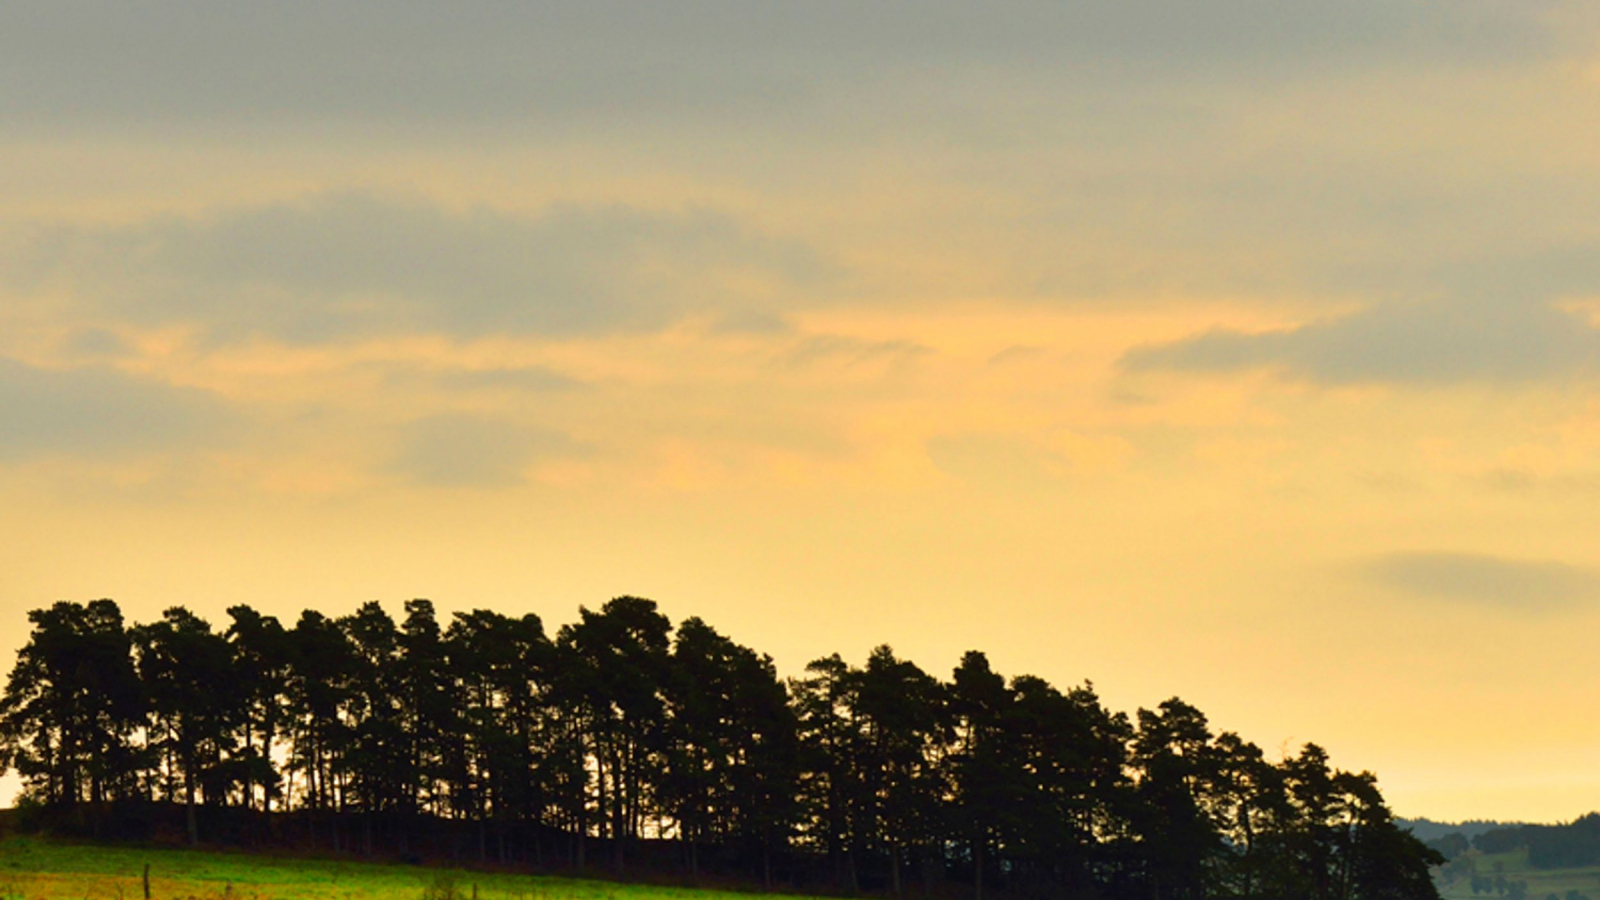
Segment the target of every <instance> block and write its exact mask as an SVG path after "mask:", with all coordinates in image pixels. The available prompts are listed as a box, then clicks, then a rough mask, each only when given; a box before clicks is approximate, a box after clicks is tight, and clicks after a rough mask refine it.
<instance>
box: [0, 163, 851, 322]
mask: <svg viewBox="0 0 1600 900" xmlns="http://www.w3.org/2000/svg"><path fill="white" fill-rule="evenodd" d="M4 238H8V240H7V244H8V245H9V246H8V247H7V256H8V257H9V262H7V263H5V264H0V279H3V280H4V282H5V283H8V284H9V286H10V287H11V288H12V289H13V290H15V291H18V292H23V293H27V292H39V291H56V292H61V293H65V294H67V295H69V296H71V297H72V298H73V299H74V300H75V302H76V303H77V304H78V305H80V306H82V307H87V308H89V309H93V310H96V311H98V312H99V313H101V314H103V315H115V316H119V317H122V318H124V319H127V320H132V321H138V322H143V323H156V324H165V323H168V322H189V323H195V324H199V325H202V326H204V327H206V328H208V329H210V330H211V331H212V332H213V333H217V334H221V335H224V336H227V335H238V334H245V333H266V334H271V335H273V336H277V337H282V338H286V339H292V340H320V339H326V338H334V337H342V336H348V335H353V334H356V335H359V334H372V333H404V332H443V333H449V334H455V335H468V336H471V335H479V334H485V333H490V332H512V333H541V334H574V333H594V332H605V331H614V330H633V329H643V328H655V327H660V326H663V325H666V324H669V323H672V322H674V321H677V320H678V319H679V318H681V317H682V316H685V315H688V314H691V313H701V312H707V313H718V312H721V311H724V310H756V311H759V310H761V309H762V307H763V306H764V305H765V306H769V307H770V306H772V305H774V304H776V303H777V302H779V301H780V300H792V299H793V298H794V297H795V296H796V294H797V293H798V292H799V291H801V290H802V289H805V288H815V287H816V286H817V285H818V284H819V283H821V282H823V281H825V280H826V279H828V278H829V277H830V276H832V275H833V274H834V272H835V269H834V268H833V267H832V265H831V264H829V263H828V262H826V261H825V260H824V259H823V258H822V256H821V255H820V254H818V253H816V252H814V251H813V250H812V249H811V248H809V247H808V246H806V245H804V244H802V243H800V242H797V241H792V240H787V239H783V238H774V237H769V236H766V235H763V234H760V233H758V232H756V231H754V230H752V229H750V228H748V227H746V226H745V225H743V224H742V223H740V222H739V221H737V220H735V219H733V218H731V217H729V216H727V215H725V214H722V213H719V212H715V211H711V210H685V211H678V212H657V211H651V210H645V209H640V208H636V207H630V206H621V205H599V206H561V207H552V208H548V209H545V210H542V211H540V212H538V213H534V214H520V213H512V212H505V211H500V210H493V209H488V208H481V207H480V208H475V209H470V210H467V211H463V212H457V211H452V210H449V209H446V208H443V207H441V206H439V205H437V204H434V203H431V202H429V201H427V200H423V199H419V198H406V199H397V198H394V197H389V196H379V195H374V194H369V193H339V194H324V195H318V196H314V197H310V198H307V199H304V200H300V201H295V202H286V203H277V204H271V205H265V206H251V207H239V208H231V209H224V210H220V211H218V212H215V213H213V214H211V215H207V216H202V217H194V218H172V217H169V218H162V219H158V220H154V221H147V222H142V223H136V224H133V225H127V226H114V227H88V228H86V227H67V226H39V227H36V228H33V229H31V230H29V231H27V232H25V233H24V232H20V231H19V230H17V229H12V230H11V231H10V233H9V234H7V235H4Z"/></svg>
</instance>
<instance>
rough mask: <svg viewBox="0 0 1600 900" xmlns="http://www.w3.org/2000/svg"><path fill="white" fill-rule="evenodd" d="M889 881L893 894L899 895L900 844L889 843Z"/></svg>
mask: <svg viewBox="0 0 1600 900" xmlns="http://www.w3.org/2000/svg"><path fill="white" fill-rule="evenodd" d="M889 883H890V884H891V885H892V886H893V890H894V895H895V896H896V897H898V896H900V846H899V845H898V844H890V845H889Z"/></svg>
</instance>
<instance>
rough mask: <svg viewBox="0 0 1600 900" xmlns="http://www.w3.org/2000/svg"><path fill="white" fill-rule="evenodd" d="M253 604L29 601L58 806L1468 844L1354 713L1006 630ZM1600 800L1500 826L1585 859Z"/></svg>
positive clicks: (574, 859) (1082, 888)
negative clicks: (811, 647)
mask: <svg viewBox="0 0 1600 900" xmlns="http://www.w3.org/2000/svg"><path fill="white" fill-rule="evenodd" d="M228 615H229V617H230V620H231V622H230V624H229V626H228V628H227V629H226V631H224V632H221V633H219V632H217V631H215V630H213V628H212V627H211V625H210V624H209V623H207V622H206V621H204V620H203V619H201V618H199V617H198V616H196V615H194V614H193V613H192V612H190V611H188V610H186V609H183V608H181V607H174V608H171V609H169V610H167V611H166V612H165V613H164V614H163V615H162V616H161V617H160V618H159V619H157V620H156V621H154V622H151V623H149V624H146V625H138V626H133V627H128V626H127V625H126V624H125V623H124V621H123V618H122V614H121V611H120V610H119V609H118V607H117V605H116V604H115V603H113V602H112V601H110V600H96V601H93V602H90V603H84V604H78V603H57V604H55V605H53V606H51V607H48V608H45V609H39V610H34V611H33V612H31V613H29V614H28V617H29V621H30V622H31V624H32V626H33V630H32V633H31V634H30V636H29V640H28V642H27V644H26V645H25V646H24V647H22V648H21V650H20V651H19V652H18V654H17V662H16V665H15V667H14V668H13V669H12V671H11V674H10V678H9V679H8V681H7V684H6V689H5V693H4V696H3V697H0V762H3V763H4V765H5V767H6V768H7V769H14V770H16V771H17V772H19V773H20V774H21V776H22V779H23V783H24V786H25V794H24V800H25V801H26V803H27V805H28V809H29V810H30V811H29V813H28V815H29V816H31V817H32V818H31V819H30V821H34V822H36V823H42V824H45V825H47V826H49V827H56V828H62V829H66V830H76V831H82V830H85V829H86V830H88V831H89V832H90V833H95V834H98V833H102V832H104V831H106V830H108V829H110V830H111V831H112V833H113V834H120V833H130V834H146V833H149V832H150V831H152V830H155V831H157V832H158V833H160V831H161V830H162V829H166V830H174V831H175V830H176V827H175V825H176V823H178V822H181V828H182V833H183V834H184V835H185V836H186V838H187V840H188V841H190V842H191V843H198V842H199V841H201V840H203V839H204V840H212V841H217V840H236V839H237V838H238V836H241V835H243V836H247V837H248V839H249V840H250V841H251V842H255V843H259V842H261V841H266V840H276V841H280V842H286V843H290V844H297V845H301V846H311V847H315V848H318V849H319V850H321V851H324V852H325V851H327V850H332V851H334V852H336V853H343V852H360V853H364V854H376V853H380V852H384V853H393V854H396V855H399V856H402V857H406V858H419V857H424V856H435V857H437V856H441V855H442V856H447V857H448V858H451V859H461V858H463V857H466V858H471V859H474V860H476V861H478V862H482V863H487V862H490V861H492V862H494V863H496V864H499V865H517V864H532V865H539V866H546V867H548V866H552V865H566V866H571V867H575V868H577V869H579V870H582V869H583V868H585V866H586V864H587V863H588V862H589V847H590V846H591V845H594V844H598V845H600V846H602V847H603V848H604V849H605V850H608V851H609V859H610V865H611V867H612V869H613V870H614V871H615V872H618V873H622V872H624V871H635V870H646V871H650V872H652V873H657V874H672V873H678V874H679V875H681V877H684V878H687V879H688V880H690V881H697V880H700V879H701V878H702V876H703V875H704V874H707V873H711V874H714V875H715V876H716V877H719V878H728V877H733V878H743V879H749V880H752V881H754V880H759V882H760V883H761V884H762V885H764V886H767V887H772V886H774V885H775V883H776V881H777V880H778V878H780V877H781V878H782V879H783V880H784V881H786V882H787V883H788V884H789V885H791V886H792V887H794V888H796V889H810V888H812V887H823V886H831V887H833V888H834V889H837V890H842V891H848V892H852V893H854V892H860V891H880V892H882V893H885V894H889V895H894V896H901V895H904V894H905V893H907V891H908V890H910V889H912V888H915V887H920V893H922V894H923V895H924V896H931V895H932V894H933V893H934V892H935V890H936V882H939V881H948V882H950V887H947V888H945V889H944V893H946V894H949V893H950V892H952V891H960V892H970V894H971V895H972V897H973V898H974V900H984V898H985V897H986V896H987V895H989V894H990V893H1000V894H1002V895H1004V896H1007V897H1017V898H1023V897H1030V898H1031V897H1038V898H1076V897H1104V898H1127V900H1136V898H1137V900H1210V898H1238V900H1269V898H1273V900H1277V898H1293V900H1433V898H1436V897H1437V894H1436V892H1435V890H1434V887H1433V884H1432V881H1431V880H1430V878H1429V869H1430V867H1431V866H1436V865H1440V864H1442V863H1443V861H1444V858H1443V857H1442V856H1441V855H1439V854H1438V853H1436V852H1434V851H1433V850H1430V849H1429V848H1428V847H1426V846H1425V845H1423V844H1422V843H1421V842H1419V841H1418V840H1417V839H1416V838H1414V837H1413V836H1412V835H1411V834H1410V833H1409V832H1408V831H1405V830H1403V829H1401V828H1400V827H1399V826H1398V825H1397V824H1396V823H1395V822H1394V819H1393V817H1392V815H1391V814H1390V812H1389V809H1388V807H1387V806H1386V805H1385V804H1384V802H1383V797H1382V795H1381V793H1380V792H1379V790H1378V787H1377V782H1376V779H1375V778H1374V777H1373V776H1372V775H1371V774H1369V773H1351V772H1345V771H1340V770H1338V769H1336V768H1334V767H1333V766H1332V765H1331V763H1330V760H1329V757H1328V754H1327V752H1326V751H1324V750H1323V749H1322V748H1321V747H1319V746H1317V745H1315V744H1307V745H1306V746H1305V747H1303V748H1302V749H1301V750H1300V751H1299V752H1298V753H1296V754H1294V755H1291V756H1289V757H1287V758H1286V759H1283V760H1282V761H1281V762H1277V763H1274V762H1272V761H1269V760H1268V759H1267V758H1266V756H1265V755H1264V754H1263V753H1262V751H1261V749H1260V748H1259V747H1256V746H1255V745H1253V744H1250V743H1248V742H1246V741H1244V740H1242V739H1241V738H1240V737H1239V736H1238V735H1236V734H1233V733H1228V732H1224V733H1222V734H1215V733H1213V731H1212V728H1211V726H1210V723H1209V722H1208V721H1207V719H1206V717H1205V715H1204V714H1203V713H1201V712H1200V710H1198V709H1196V708H1194V707H1193V706H1191V705H1189V704H1187V703H1184V702H1183V701H1182V700H1179V699H1177V698H1173V699H1170V700H1167V701H1165V702H1163V703H1161V704H1160V705H1158V706H1157V707H1155V708H1154V709H1141V710H1139V711H1138V712H1137V714H1136V715H1135V716H1134V717H1133V718H1131V719H1130V717H1128V716H1127V715H1125V714H1122V713H1118V712H1112V711H1110V710H1108V709H1106V708H1105V706H1104V705H1103V704H1102V703H1101V701H1100V698H1099V696H1098V695H1097V694H1096V693H1095V691H1094V688H1093V686H1092V685H1091V684H1088V683H1084V684H1082V685H1080V686H1078V687H1073V688H1070V689H1068V690H1061V689H1058V688H1056V687H1055V686H1053V685H1051V684H1050V683H1049V682H1047V681H1045V680H1044V679H1042V678H1038V677H1035V676H1029V675H1022V676H1018V677H1015V678H1012V679H1010V680H1009V681H1008V680H1007V679H1006V677H1005V676H1003V675H1002V674H1000V673H998V672H996V671H994V669H993V668H992V667H991V665H990V663H989V660H988V658H987V657H986V656H984V655H983V654H982V653H978V652H976V651H973V652H969V653H967V654H966V655H965V656H964V657H962V659H961V662H960V664H959V665H958V666H956V668H955V669H954V671H953V672H952V674H951V677H950V680H949V681H942V680H940V679H939V678H936V677H934V676H933V675H931V674H929V673H928V672H926V671H924V670H923V669H921V668H920V667H918V666H917V665H916V664H915V663H913V662H911V661H910V660H907V659H903V658H901V657H899V656H897V655H896V654H895V653H894V651H893V650H891V649H890V648H889V647H888V646H887V645H884V646H879V647H877V648H876V649H874V650H873V651H872V652H871V653H870V654H869V655H868V656H867V658H866V660H865V661H864V663H863V664H862V665H861V666H859V667H857V666H853V665H851V664H849V663H847V662H846V661H845V660H844V659H843V658H841V657H840V656H839V655H837V654H834V655H831V656H827V657H823V658H820V659H817V660H815V661H813V662H812V663H811V664H809V665H808V666H807V667H806V668H805V670H804V672H803V673H802V674H801V675H800V676H799V677H797V678H794V679H790V680H788V681H785V680H783V679H780V678H779V677H778V673H777V670H776V667H775V666H774V664H773V661H772V660H771V659H770V658H768V657H766V656H764V655H761V654H759V653H757V652H756V651H755V650H753V649H751V648H749V647H745V646H743V645H741V644H739V643H737V642H736V641H734V640H732V639H731V638H729V637H727V636H725V635H723V634H722V633H720V632H718V631H717V630H716V629H714V628H713V627H711V626H710V625H709V624H707V623H706V622H705V621H703V620H701V619H698V618H690V619H688V620H686V621H684V622H682V623H681V624H679V625H678V626H676V627H674V626H673V624H672V622H671V621H670V620H668V619H667V617H666V616H664V615H663V614H662V613H661V611H660V610H659V609H658V608H657V606H656V604H655V603H654V602H652V601H650V600H646V599H643V598H638V597H619V598H616V599H614V600H611V601H609V602H608V603H606V604H604V605H603V606H602V607H601V608H600V609H599V610H598V611H595V610H589V609H584V608H580V609H579V616H578V621H576V622H573V623H571V624H568V625H565V626H563V627H562V628H560V629H559V630H558V631H557V632H556V634H555V637H554V639H553V640H552V639H551V638H550V637H549V636H547V634H546V632H545V629H544V625H543V623H542V622H541V620H540V619H539V618H538V617H537V616H534V615H531V614H529V615H523V616H521V617H520V618H514V617H510V616H506V615H503V614H501V613H497V612H494V611H490V610H473V611H470V612H463V613H457V614H455V615H454V616H452V617H451V618H450V619H449V621H447V622H441V621H440V618H439V616H438V613H437V611H436V610H435V608H434V606H433V604H432V603H431V602H429V601H427V600H412V601H409V602H407V603H405V604H404V617H403V618H402V619H401V620H400V621H399V622H398V623H396V621H395V620H394V619H393V618H391V617H390V615H389V614H388V613H387V612H386V611H385V609H384V608H383V607H382V606H380V605H379V604H377V603H367V604H365V605H362V606H360V607H358V608H357V609H356V610H355V611H354V612H352V613H350V614H349V615H345V616H342V617H340V618H336V619H335V618H329V617H327V616H325V615H323V614H322V613H320V612H316V611H314V610H307V611H306V612H304V613H303V614H302V615H301V616H300V618H299V619H298V621H297V622H296V623H295V625H294V627H293V628H289V629H286V628H285V627H284V626H283V625H282V624H281V623H280V622H279V621H278V620H277V619H275V618H273V617H271V616H266V615H263V614H261V613H259V612H257V611H255V610H253V609H251V608H250V607H247V606H235V607H233V608H231V609H229V610H228ZM107 823H112V824H110V825H108V824H107ZM140 823H143V824H140ZM241 823H242V824H244V825H246V826H248V827H243V828H241V827H238V826H239V824H241ZM356 829H359V831H357V830H356ZM1597 833H1600V816H1596V817H1586V818H1584V819H1580V820H1578V821H1577V822H1574V823H1572V824H1571V825H1568V826H1559V827H1555V826H1552V827H1550V828H1546V829H1542V830H1541V829H1531V830H1530V829H1514V830H1508V831H1506V832H1505V833H1504V834H1503V835H1501V834H1498V833H1494V838H1493V839H1494V840H1497V841H1501V842H1502V843H1504V842H1511V843H1516V844H1521V843H1526V844H1527V845H1528V846H1529V847H1530V860H1533V859H1535V857H1537V858H1538V859H1540V860H1564V859H1568V858H1578V857H1580V856H1581V857H1583V858H1588V856H1587V855H1588V854H1590V853H1592V852H1593V846H1596V844H1595V835H1596V834H1597ZM230 835H231V836H232V837H229V836H230ZM1533 850H1537V853H1534V852H1532V851H1533ZM1480 881H1485V882H1487V881H1488V879H1477V878H1475V879H1474V881H1473V888H1474V890H1475V891H1477V890H1478V889H1479V888H1482V887H1485V885H1484V884H1480V883H1479V882H1480ZM1498 887H1499V889H1500V890H1501V891H1502V892H1505V891H1509V890H1511V886H1510V883H1508V882H1505V881H1504V880H1503V879H1500V880H1499V881H1498Z"/></svg>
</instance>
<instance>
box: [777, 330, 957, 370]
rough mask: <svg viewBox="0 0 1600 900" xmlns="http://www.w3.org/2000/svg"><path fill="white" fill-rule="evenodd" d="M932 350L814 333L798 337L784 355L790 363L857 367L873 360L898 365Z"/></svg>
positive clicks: (910, 343) (899, 342) (909, 343)
mask: <svg viewBox="0 0 1600 900" xmlns="http://www.w3.org/2000/svg"><path fill="white" fill-rule="evenodd" d="M932 352H933V350H932V348H930V347H928V346H926V345H924V344H919V343H917V342H915V341H906V340H894V341H864V340H861V339H859V338H853V337H846V336H844V335H839V334H816V335H812V336H810V337H807V338H805V339H804V340H801V341H800V342H799V343H798V344H796V345H795V346H794V347H793V348H791V349H790V350H789V351H788V353H786V354H785V355H784V357H783V358H784V361H785V362H787V363H788V364H789V365H791V366H808V365H814V364H817V363H820V362H823V361H829V362H836V363H842V364H843V365H845V366H858V365H863V364H866V363H873V362H888V363H891V364H901V363H906V362H909V361H911V360H914V359H917V358H918V357H921V356H925V355H927V354H929V353H932Z"/></svg>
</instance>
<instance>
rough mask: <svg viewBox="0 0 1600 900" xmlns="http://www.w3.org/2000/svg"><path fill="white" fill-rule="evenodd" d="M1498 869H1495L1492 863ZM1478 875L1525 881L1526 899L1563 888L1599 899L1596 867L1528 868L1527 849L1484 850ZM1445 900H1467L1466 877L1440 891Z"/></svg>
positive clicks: (1482, 899)
mask: <svg viewBox="0 0 1600 900" xmlns="http://www.w3.org/2000/svg"><path fill="white" fill-rule="evenodd" d="M1497 865H1498V866H1499V869H1496V866H1497ZM1478 874H1479V875H1487V876H1489V877H1490V878H1493V877H1494V876H1495V875H1497V874H1504V875H1505V877H1506V880H1508V881H1526V882H1527V883H1528V900H1544V898H1545V896H1546V895H1548V894H1555V895H1556V896H1558V897H1560V896H1565V894H1566V892H1567V891H1580V892H1582V893H1584V894H1587V895H1588V896H1589V897H1592V898H1595V900H1600V867H1596V866H1589V867H1586V868H1582V869H1547V870H1541V869H1532V868H1529V867H1528V851H1526V850H1516V851H1513V852H1511V853H1486V854H1483V855H1481V856H1479V857H1478ZM1440 893H1441V894H1443V895H1444V897H1445V900H1470V898H1472V897H1473V896H1474V895H1473V893H1472V884H1471V883H1470V882H1469V881H1467V880H1466V879H1462V880H1461V881H1458V882H1456V883H1455V884H1453V885H1451V886H1450V887H1449V888H1447V889H1445V890H1443V891H1440ZM1477 897H1478V900H1498V898H1496V897H1495V895H1494V894H1480V895H1477Z"/></svg>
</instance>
